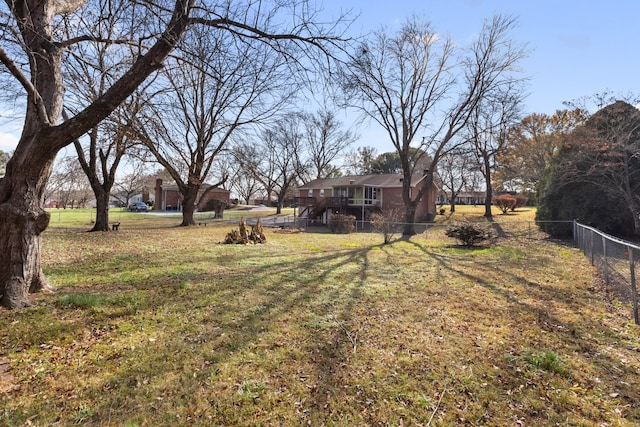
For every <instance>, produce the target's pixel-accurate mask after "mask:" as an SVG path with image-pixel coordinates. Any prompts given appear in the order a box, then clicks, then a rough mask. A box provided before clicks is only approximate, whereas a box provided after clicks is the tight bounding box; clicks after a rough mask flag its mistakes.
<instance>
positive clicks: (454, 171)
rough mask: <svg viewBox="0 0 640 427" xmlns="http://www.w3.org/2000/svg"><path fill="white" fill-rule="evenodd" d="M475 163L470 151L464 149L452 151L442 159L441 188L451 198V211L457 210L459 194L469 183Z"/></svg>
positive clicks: (439, 172)
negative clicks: (470, 171) (470, 172)
mask: <svg viewBox="0 0 640 427" xmlns="http://www.w3.org/2000/svg"><path fill="white" fill-rule="evenodd" d="M474 160H475V159H474ZM474 163H475V162H473V161H472V159H471V156H470V153H469V152H467V151H464V150H456V151H452V152H450V153H447V154H445V155H443V156H442V157H441V159H440V167H439V169H438V176H439V177H440V185H441V189H442V191H443V193H444V194H446V197H447V198H448V199H449V211H450V212H451V213H453V212H455V211H456V199H457V197H458V195H459V194H460V192H461V191H462V190H463V189H465V188H466V187H467V186H468V184H469V169H470V167H471V164H474ZM443 203H444V202H443Z"/></svg>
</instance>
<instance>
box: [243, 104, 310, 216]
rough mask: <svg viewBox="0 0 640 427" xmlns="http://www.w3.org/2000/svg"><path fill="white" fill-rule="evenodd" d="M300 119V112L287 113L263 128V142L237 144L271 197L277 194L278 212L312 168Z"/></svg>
mask: <svg viewBox="0 0 640 427" xmlns="http://www.w3.org/2000/svg"><path fill="white" fill-rule="evenodd" d="M298 122H299V120H297V117H296V116H294V115H290V116H287V117H285V118H283V119H281V120H279V121H278V122H277V123H276V124H275V125H273V126H272V127H269V128H267V129H265V130H263V131H262V132H261V134H260V136H259V142H257V143H255V144H252V145H249V144H244V145H242V146H240V147H237V148H236V153H237V155H238V157H239V159H240V161H241V162H243V164H244V167H245V168H247V170H250V171H251V173H252V174H253V176H254V177H255V178H256V179H257V180H258V181H259V182H260V183H261V184H262V186H263V188H264V190H265V192H266V194H267V197H269V198H270V197H271V194H275V196H276V198H277V201H278V205H277V213H278V214H279V213H281V212H282V208H283V206H284V202H285V199H286V197H287V195H288V194H289V193H290V191H291V190H292V189H293V186H294V185H295V184H296V183H297V182H298V181H299V180H300V177H301V176H304V175H305V174H306V173H307V172H308V162H305V160H304V155H305V154H304V139H303V133H302V131H301V130H300V128H299V126H298Z"/></svg>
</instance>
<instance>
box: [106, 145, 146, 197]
mask: <svg viewBox="0 0 640 427" xmlns="http://www.w3.org/2000/svg"><path fill="white" fill-rule="evenodd" d="M126 166H127V170H128V171H129V172H127V173H126V174H124V175H122V176H120V177H118V178H117V179H116V181H115V182H114V188H115V192H113V194H112V196H113V197H114V198H115V199H116V200H118V201H119V202H120V204H121V205H122V206H124V207H127V206H129V200H131V197H133V196H134V195H136V194H138V193H141V192H142V191H143V189H144V186H145V181H146V180H147V179H148V177H147V175H145V162H144V161H143V160H140V159H138V158H135V157H133V158H131V161H130V162H129V164H128V165H126Z"/></svg>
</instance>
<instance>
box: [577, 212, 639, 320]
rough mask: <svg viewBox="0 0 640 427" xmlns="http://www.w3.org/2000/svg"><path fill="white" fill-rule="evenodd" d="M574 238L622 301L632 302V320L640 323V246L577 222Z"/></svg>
mask: <svg viewBox="0 0 640 427" xmlns="http://www.w3.org/2000/svg"><path fill="white" fill-rule="evenodd" d="M573 240H574V242H575V243H576V245H577V246H578V247H579V248H580V249H581V250H582V252H583V253H584V254H585V255H586V256H587V257H589V258H590V260H591V264H592V265H593V266H595V267H596V268H597V269H598V271H599V272H600V274H602V276H603V277H604V280H605V282H606V284H607V287H608V289H610V290H611V292H613V293H614V294H615V296H616V297H617V298H618V299H620V300H621V301H622V302H624V303H629V302H630V303H631V304H632V305H633V319H634V321H635V322H636V324H640V319H639V318H638V292H637V288H636V266H637V264H638V261H639V260H640V246H638V245H636V244H634V243H631V242H628V241H626V240H621V239H617V238H615V237H613V236H609V235H608V234H605V233H603V232H601V231H599V230H597V229H595V228H592V227H588V226H586V225H582V224H579V223H578V222H574V224H573Z"/></svg>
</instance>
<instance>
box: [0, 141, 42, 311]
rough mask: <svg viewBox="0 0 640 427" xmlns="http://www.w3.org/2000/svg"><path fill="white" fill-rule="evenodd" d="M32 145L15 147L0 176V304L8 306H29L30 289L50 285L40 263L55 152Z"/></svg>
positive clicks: (34, 289) (33, 290) (38, 288)
mask: <svg viewBox="0 0 640 427" xmlns="http://www.w3.org/2000/svg"><path fill="white" fill-rule="evenodd" d="M23 137H24V134H23ZM35 146H36V145H35V144H34V143H31V144H24V145H23V146H22V147H21V149H16V152H15V153H14V155H13V157H12V158H11V160H10V161H9V163H8V164H7V172H6V175H5V177H4V178H2V179H0V266H1V268H0V304H1V305H3V306H5V307H8V308H21V307H25V306H28V305H29V300H28V294H29V293H30V292H38V291H40V290H43V289H47V288H49V287H50V285H49V283H48V282H47V280H46V279H45V277H44V274H43V273H42V268H41V266H40V247H41V244H42V240H41V234H42V232H43V231H44V230H45V229H46V228H47V226H48V225H49V217H50V215H49V213H48V212H46V211H45V210H44V209H43V207H42V206H43V203H42V202H43V200H42V197H43V194H44V187H45V186H46V183H47V180H48V179H49V175H50V174H51V169H52V165H53V159H54V158H55V155H53V156H48V155H47V154H46V153H43V152H42V151H44V150H38V149H37V148H33V147H35ZM25 147H29V148H25ZM25 159H26V160H25ZM27 165H28V166H27Z"/></svg>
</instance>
